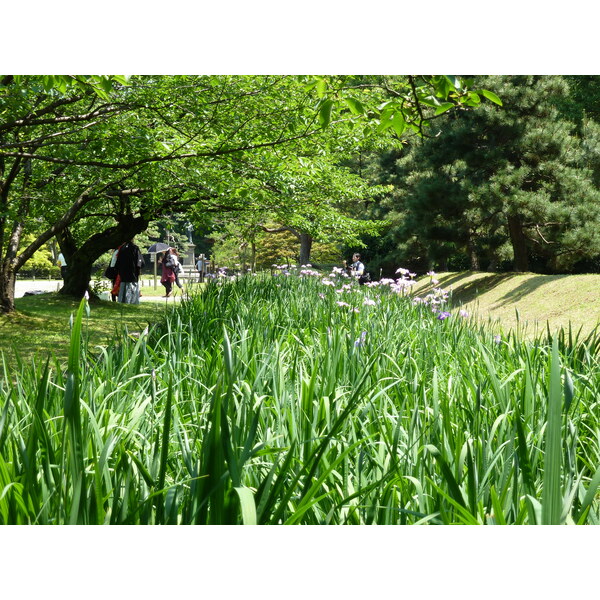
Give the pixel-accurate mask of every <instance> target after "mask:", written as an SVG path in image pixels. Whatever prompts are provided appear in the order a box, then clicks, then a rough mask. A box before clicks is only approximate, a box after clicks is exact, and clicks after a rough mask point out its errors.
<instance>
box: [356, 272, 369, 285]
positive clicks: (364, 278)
mask: <svg viewBox="0 0 600 600" xmlns="http://www.w3.org/2000/svg"><path fill="white" fill-rule="evenodd" d="M370 282H371V275H370V274H369V272H368V271H366V272H365V273H363V274H362V275H361V276H360V277H359V278H358V284H359V285H365V283H370Z"/></svg>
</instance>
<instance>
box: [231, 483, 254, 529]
mask: <svg viewBox="0 0 600 600" xmlns="http://www.w3.org/2000/svg"><path fill="white" fill-rule="evenodd" d="M233 489H234V490H235V491H236V492H237V495H238V498H239V499H240V508H241V509H242V523H243V524H244V525H256V504H255V503H254V494H253V493H252V490H251V489H249V488H247V487H243V486H241V487H236V488H233Z"/></svg>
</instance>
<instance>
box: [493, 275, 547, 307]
mask: <svg viewBox="0 0 600 600" xmlns="http://www.w3.org/2000/svg"><path fill="white" fill-rule="evenodd" d="M554 280H555V277H553V276H550V275H535V276H533V277H530V278H529V279H527V280H526V281H523V283H521V284H519V285H518V286H517V287H516V288H514V289H512V290H510V291H509V292H507V293H506V294H504V296H502V298H499V299H498V305H499V306H506V305H507V304H513V303H514V302H518V301H519V300H522V299H523V298H524V297H525V296H527V295H528V294H531V293H532V292H535V291H536V290H537V289H538V288H540V287H541V286H542V285H544V284H545V283H550V282H552V281H554Z"/></svg>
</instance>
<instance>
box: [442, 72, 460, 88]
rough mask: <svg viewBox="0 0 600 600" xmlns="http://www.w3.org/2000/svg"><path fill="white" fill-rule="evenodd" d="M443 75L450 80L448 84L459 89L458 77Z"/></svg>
mask: <svg viewBox="0 0 600 600" xmlns="http://www.w3.org/2000/svg"><path fill="white" fill-rule="evenodd" d="M445 77H446V79H447V80H448V81H449V82H450V85H451V86H452V87H453V88H454V89H455V90H460V89H461V83H460V79H459V78H458V77H457V76H456V75H446V76H445Z"/></svg>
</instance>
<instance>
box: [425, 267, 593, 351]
mask: <svg viewBox="0 0 600 600" xmlns="http://www.w3.org/2000/svg"><path fill="white" fill-rule="evenodd" d="M437 279H438V281H439V284H438V285H439V287H441V288H443V289H446V290H452V301H453V304H454V305H455V306H456V305H459V304H462V305H463V307H464V308H465V310H467V311H469V312H470V313H472V314H474V315H475V314H476V315H477V317H478V319H480V320H484V321H487V320H491V321H492V322H493V323H494V325H493V327H494V329H497V330H498V332H501V331H504V332H508V331H509V330H511V329H513V330H515V329H516V328H517V326H518V327H519V329H520V331H521V332H522V333H523V334H524V336H525V337H526V338H530V339H531V338H533V337H535V336H536V333H542V334H543V333H545V332H546V327H547V325H546V323H548V324H549V327H550V330H551V331H554V330H556V329H559V328H561V327H563V328H565V329H567V328H568V327H569V323H571V326H572V328H573V331H574V332H577V331H578V330H579V328H581V335H586V334H588V333H589V332H590V331H592V330H593V329H594V327H596V326H597V325H598V322H599V319H600V275H597V274H586V275H537V274H535V273H473V272H464V273H439V274H437ZM430 287H431V284H430V281H429V277H424V278H420V280H419V283H418V284H417V285H416V286H415V293H416V294H417V295H419V294H421V293H423V292H425V291H426V290H428V289H429V288H430ZM517 311H518V314H517Z"/></svg>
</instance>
